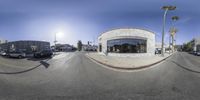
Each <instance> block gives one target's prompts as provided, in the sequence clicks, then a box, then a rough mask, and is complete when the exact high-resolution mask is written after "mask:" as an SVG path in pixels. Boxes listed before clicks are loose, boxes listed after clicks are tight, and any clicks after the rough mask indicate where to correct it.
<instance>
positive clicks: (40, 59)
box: [27, 57, 52, 61]
mask: <svg viewBox="0 0 200 100" xmlns="http://www.w3.org/2000/svg"><path fill="white" fill-rule="evenodd" d="M51 58H52V57H43V58H34V57H31V58H27V60H31V61H43V60H47V59H51Z"/></svg>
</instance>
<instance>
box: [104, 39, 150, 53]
mask: <svg viewBox="0 0 200 100" xmlns="http://www.w3.org/2000/svg"><path fill="white" fill-rule="evenodd" d="M146 44H147V41H146V40H143V39H132V38H123V39H114V40H108V41H107V51H108V52H115V53H146V52H147V50H146V48H147V45H146Z"/></svg>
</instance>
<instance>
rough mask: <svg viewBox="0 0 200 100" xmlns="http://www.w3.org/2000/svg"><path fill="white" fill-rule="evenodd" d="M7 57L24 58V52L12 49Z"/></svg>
mask: <svg viewBox="0 0 200 100" xmlns="http://www.w3.org/2000/svg"><path fill="white" fill-rule="evenodd" d="M8 56H9V57H15V58H25V57H26V54H25V53H24V52H21V51H13V52H9V53H8Z"/></svg>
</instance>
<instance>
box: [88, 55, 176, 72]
mask: <svg viewBox="0 0 200 100" xmlns="http://www.w3.org/2000/svg"><path fill="white" fill-rule="evenodd" d="M172 55H173V54H172ZM172 55H170V56H168V57H166V58H164V59H162V60H160V61H157V62H155V63H152V64H149V65H144V66H139V67H135V68H123V67H117V66H113V65H109V64H106V63H103V62H100V61H98V60H96V59H94V58H92V57H89V56H88V55H87V57H88V58H90V59H92V60H94V61H96V62H97V63H100V64H102V65H105V66H108V67H110V68H114V69H120V70H140V69H144V68H147V67H151V66H153V65H156V64H158V63H161V62H162V61H164V60H166V59H167V58H169V57H171V56H172Z"/></svg>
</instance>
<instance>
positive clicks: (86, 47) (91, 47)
mask: <svg viewBox="0 0 200 100" xmlns="http://www.w3.org/2000/svg"><path fill="white" fill-rule="evenodd" d="M97 48H98V46H96V45H90V44H83V45H82V50H83V51H97Z"/></svg>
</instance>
